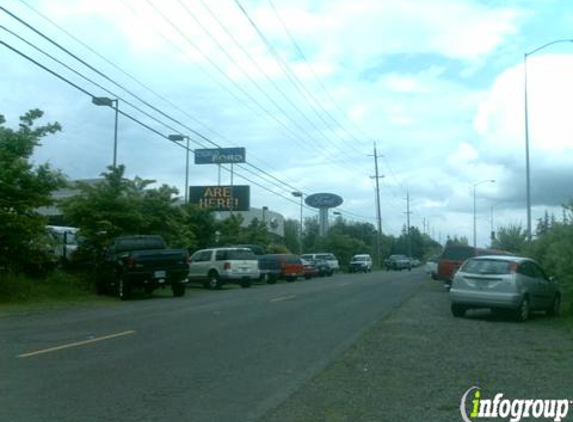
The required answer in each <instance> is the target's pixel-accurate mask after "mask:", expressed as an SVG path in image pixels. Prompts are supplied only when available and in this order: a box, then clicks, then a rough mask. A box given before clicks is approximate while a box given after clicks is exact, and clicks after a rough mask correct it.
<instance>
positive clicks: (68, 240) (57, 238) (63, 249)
mask: <svg viewBox="0 0 573 422" xmlns="http://www.w3.org/2000/svg"><path fill="white" fill-rule="evenodd" d="M46 229H47V232H48V236H50V238H51V239H52V240H53V242H51V243H52V248H51V249H52V250H51V254H52V256H53V257H54V259H55V260H56V262H57V263H59V264H64V265H66V264H67V263H69V262H70V261H71V260H72V259H73V258H74V254H75V253H76V251H77V249H78V238H77V236H78V231H79V229H78V228H76V227H66V226H46Z"/></svg>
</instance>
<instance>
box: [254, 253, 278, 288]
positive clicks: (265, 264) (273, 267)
mask: <svg viewBox="0 0 573 422" xmlns="http://www.w3.org/2000/svg"><path fill="white" fill-rule="evenodd" d="M257 258H258V260H259V274H260V275H259V280H260V281H263V282H265V283H267V284H275V283H276V282H277V280H278V279H279V278H280V276H281V262H280V260H279V259H277V258H275V256H274V255H257Z"/></svg>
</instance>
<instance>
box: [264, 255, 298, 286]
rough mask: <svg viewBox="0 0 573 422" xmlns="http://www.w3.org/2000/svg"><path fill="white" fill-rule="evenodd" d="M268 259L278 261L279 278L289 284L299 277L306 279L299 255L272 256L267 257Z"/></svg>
mask: <svg viewBox="0 0 573 422" xmlns="http://www.w3.org/2000/svg"><path fill="white" fill-rule="evenodd" d="M265 258H266V259H276V260H277V261H278V264H279V268H280V275H279V278H282V279H285V280H286V281H288V282H292V281H295V280H296V279H297V277H304V275H305V271H304V265H303V264H302V261H301V259H300V257H299V256H298V255H292V254H271V255H265Z"/></svg>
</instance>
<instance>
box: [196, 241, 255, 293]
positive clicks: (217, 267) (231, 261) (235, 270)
mask: <svg viewBox="0 0 573 422" xmlns="http://www.w3.org/2000/svg"><path fill="white" fill-rule="evenodd" d="M258 278H259V261H258V260H257V257H256V255H255V254H254V253H253V252H252V251H251V250H250V249H248V248H211V249H201V250H199V251H197V252H195V253H194V254H193V255H192V256H191V259H190V263H189V282H200V283H203V286H204V287H205V288H207V289H220V288H221V287H222V286H223V285H224V284H226V283H239V284H240V285H241V287H251V283H252V282H253V280H257V279H258Z"/></svg>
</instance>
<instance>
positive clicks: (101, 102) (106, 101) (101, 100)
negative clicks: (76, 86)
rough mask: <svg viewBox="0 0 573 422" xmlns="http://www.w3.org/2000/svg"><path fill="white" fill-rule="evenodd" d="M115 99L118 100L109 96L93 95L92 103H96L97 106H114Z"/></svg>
mask: <svg viewBox="0 0 573 422" xmlns="http://www.w3.org/2000/svg"><path fill="white" fill-rule="evenodd" d="M115 101H117V100H114V99H112V98H108V97H92V103H94V104H95V105H97V106H108V107H113V103H114V102H115Z"/></svg>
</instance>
